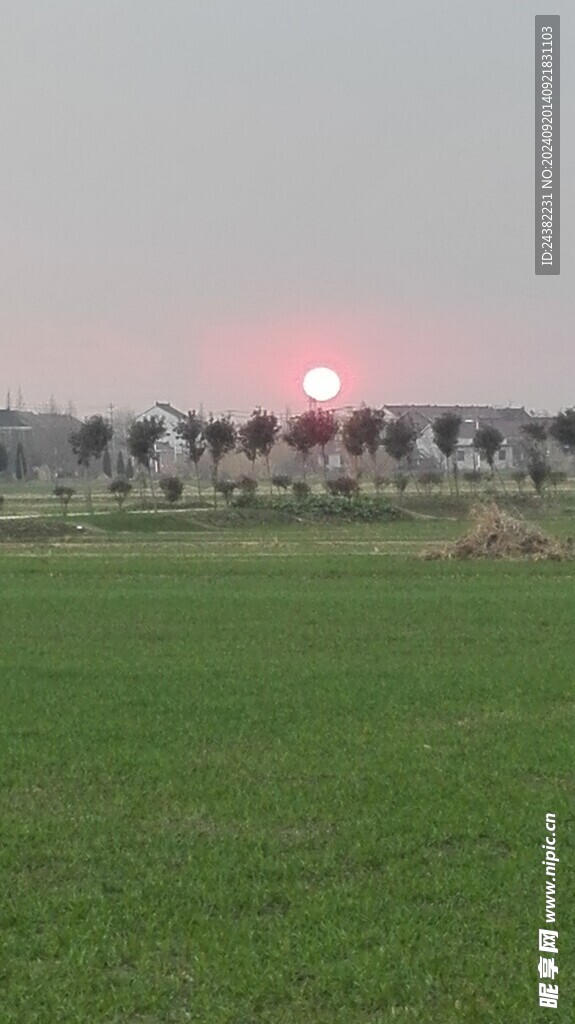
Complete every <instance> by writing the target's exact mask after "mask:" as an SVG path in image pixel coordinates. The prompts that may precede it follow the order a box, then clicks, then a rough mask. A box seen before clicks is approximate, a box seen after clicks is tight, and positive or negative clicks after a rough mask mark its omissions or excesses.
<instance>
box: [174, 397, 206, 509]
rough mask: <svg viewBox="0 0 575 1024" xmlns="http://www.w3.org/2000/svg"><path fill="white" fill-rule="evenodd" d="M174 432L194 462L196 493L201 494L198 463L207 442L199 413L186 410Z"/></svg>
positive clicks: (193, 410)
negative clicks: (183, 417) (185, 414)
mask: <svg viewBox="0 0 575 1024" xmlns="http://www.w3.org/2000/svg"><path fill="white" fill-rule="evenodd" d="M176 434H177V436H178V437H179V438H181V439H182V441H183V442H184V443H185V445H186V449H187V452H188V458H189V460H190V462H193V463H194V466H195V469H196V482H197V485H198V494H199V495H201V493H202V483H201V480H200V465H199V463H200V459H201V457H202V455H203V454H204V452H205V450H206V447H207V442H206V439H205V437H204V420H203V418H202V417H201V416H200V415H198V413H197V412H196V410H195V409H192V410H191V412H190V411H188V415H187V416H186V418H185V419H184V420H182V422H181V423H179V424H178V426H177V427H176Z"/></svg>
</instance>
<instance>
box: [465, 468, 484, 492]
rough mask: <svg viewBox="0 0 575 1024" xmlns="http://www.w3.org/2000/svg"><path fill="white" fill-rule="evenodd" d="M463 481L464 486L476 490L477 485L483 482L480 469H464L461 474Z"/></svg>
mask: <svg viewBox="0 0 575 1024" xmlns="http://www.w3.org/2000/svg"><path fill="white" fill-rule="evenodd" d="M463 479H464V480H465V483H466V484H469V485H470V487H473V488H476V487H479V484H480V483H481V481H482V480H483V474H482V472H481V470H480V469H466V470H465V472H464V474H463Z"/></svg>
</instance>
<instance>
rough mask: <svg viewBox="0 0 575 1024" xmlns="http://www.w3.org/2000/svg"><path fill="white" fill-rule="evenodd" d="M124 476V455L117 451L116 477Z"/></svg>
mask: <svg viewBox="0 0 575 1024" xmlns="http://www.w3.org/2000/svg"><path fill="white" fill-rule="evenodd" d="M123 476H126V467H125V465H124V456H123V454H122V452H121V451H119V452H118V458H117V459H116V477H123Z"/></svg>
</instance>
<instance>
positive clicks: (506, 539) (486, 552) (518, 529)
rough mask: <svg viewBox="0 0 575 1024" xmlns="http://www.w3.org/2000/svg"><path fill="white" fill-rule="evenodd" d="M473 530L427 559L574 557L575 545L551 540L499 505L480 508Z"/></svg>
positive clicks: (431, 552)
mask: <svg viewBox="0 0 575 1024" xmlns="http://www.w3.org/2000/svg"><path fill="white" fill-rule="evenodd" d="M471 519H472V521H473V527H472V529H471V530H470V532H469V533H466V534H465V536H463V537H460V538H459V540H457V541H454V542H453V543H451V544H445V545H442V546H441V547H436V548H433V549H431V550H429V551H427V552H426V555H425V557H426V558H531V559H538V558H550V559H555V560H556V561H558V560H562V559H564V558H573V556H574V551H573V542H572V540H571V539H569V540H568V541H565V542H563V541H560V540H557V539H556V538H552V537H548V536H546V534H544V533H542V532H541V530H538V529H537V528H536V527H534V526H532V525H531V524H530V523H527V522H526V521H525V520H524V519H521V518H519V517H518V516H512V515H509V513H507V512H504V511H503V510H502V509H500V508H499V507H498V505H496V504H491V505H476V506H475V507H474V508H473V509H472V511H471Z"/></svg>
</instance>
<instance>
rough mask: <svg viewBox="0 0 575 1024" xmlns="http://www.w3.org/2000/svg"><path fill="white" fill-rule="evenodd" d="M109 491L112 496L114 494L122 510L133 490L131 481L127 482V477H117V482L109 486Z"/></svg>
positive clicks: (114, 481) (113, 481)
mask: <svg viewBox="0 0 575 1024" xmlns="http://www.w3.org/2000/svg"><path fill="white" fill-rule="evenodd" d="M108 490H109V492H110V494H112V495H113V496H114V498H115V499H116V501H117V502H118V505H119V507H120V508H122V506H123V504H124V501H125V500H126V498H127V497H128V494H129V493H130V491H131V490H132V485H131V483H130V481H129V480H126V478H125V477H123V476H120V477H117V478H116V479H115V480H112V483H111V484H109V486H108Z"/></svg>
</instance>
